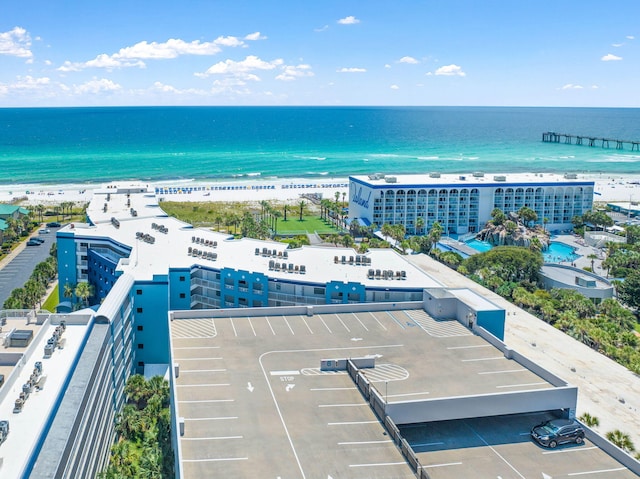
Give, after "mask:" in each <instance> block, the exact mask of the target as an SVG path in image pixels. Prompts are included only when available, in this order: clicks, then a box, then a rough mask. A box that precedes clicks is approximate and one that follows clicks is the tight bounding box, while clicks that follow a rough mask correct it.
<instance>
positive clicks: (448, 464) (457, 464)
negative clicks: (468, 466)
mask: <svg viewBox="0 0 640 479" xmlns="http://www.w3.org/2000/svg"><path fill="white" fill-rule="evenodd" d="M461 464H462V463H461V462H446V463H442V464H427V465H426V466H422V469H430V468H433V467H447V466H459V465H461Z"/></svg>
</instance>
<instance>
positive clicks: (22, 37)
mask: <svg viewBox="0 0 640 479" xmlns="http://www.w3.org/2000/svg"><path fill="white" fill-rule="evenodd" d="M0 55H9V56H13V57H20V58H31V57H32V56H33V53H31V36H30V35H29V32H27V31H26V30H25V29H24V28H22V27H13V29H12V30H9V31H8V32H0Z"/></svg>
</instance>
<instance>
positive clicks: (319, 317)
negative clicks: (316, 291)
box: [318, 316, 333, 334]
mask: <svg viewBox="0 0 640 479" xmlns="http://www.w3.org/2000/svg"><path fill="white" fill-rule="evenodd" d="M318 319H320V321H322V324H324V327H325V328H327V331H329V332H330V333H331V334H333V331H331V329H330V328H329V326H327V323H325V322H324V319H322V316H318Z"/></svg>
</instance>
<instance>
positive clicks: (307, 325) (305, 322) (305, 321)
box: [300, 316, 313, 334]
mask: <svg viewBox="0 0 640 479" xmlns="http://www.w3.org/2000/svg"><path fill="white" fill-rule="evenodd" d="M300 317H301V318H302V321H304V324H305V326H306V327H307V329H308V330H309V332H310V333H311V334H313V331H312V330H311V328H310V327H309V323H307V320H306V319H304V316H300Z"/></svg>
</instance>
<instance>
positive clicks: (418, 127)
mask: <svg viewBox="0 0 640 479" xmlns="http://www.w3.org/2000/svg"><path fill="white" fill-rule="evenodd" d="M545 131H556V132H561V133H571V134H578V135H585V136H596V137H609V138H617V139H623V140H629V141H640V109H623V108H515V107H514V108H506V107H119V108H112V107H109V108H106V107H105V108H28V109H27V108H25V109H20V108H18V109H13V108H12V109H0V185H22V184H66V183H74V184H96V183H104V182H106V181H111V180H123V179H137V180H142V181H148V182H157V181H163V180H187V179H193V180H203V181H211V180H214V179H225V180H228V179H232V178H238V179H241V178H247V177H251V178H252V179H262V178H264V179H273V178H307V177H311V178H313V177H315V178H321V177H340V178H345V177H347V176H348V175H351V174H368V173H386V174H403V173H405V174H406V173H429V172H435V171H437V172H441V173H470V172H475V171H482V172H487V173H496V172H554V173H565V172H575V173H594V174H595V173H602V174H610V175H625V174H636V175H637V174H638V172H639V171H640V152H639V151H631V147H630V145H629V144H626V145H625V149H624V150H616V149H615V144H612V145H611V148H608V149H607V148H602V147H600V146H599V144H598V147H588V146H577V145H567V144H564V143H560V144H551V143H544V142H542V133H543V132H545Z"/></svg>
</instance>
